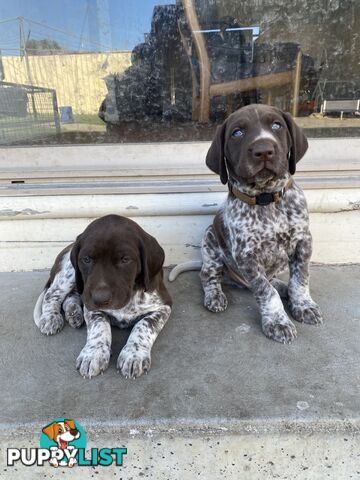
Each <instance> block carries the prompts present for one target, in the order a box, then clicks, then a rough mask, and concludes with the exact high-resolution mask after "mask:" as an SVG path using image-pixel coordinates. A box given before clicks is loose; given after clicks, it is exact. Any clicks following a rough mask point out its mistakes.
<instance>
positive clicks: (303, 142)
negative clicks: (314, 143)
mask: <svg viewBox="0 0 360 480" xmlns="http://www.w3.org/2000/svg"><path fill="white" fill-rule="evenodd" d="M282 115H283V117H284V120H285V122H286V126H287V128H288V131H289V135H290V153H289V172H290V173H291V175H294V173H295V172H296V164H297V162H298V161H299V160H301V159H302V157H303V156H304V155H305V153H306V150H307V149H308V141H307V139H306V137H305V134H304V132H303V129H302V128H300V127H299V126H298V125H296V123H295V121H294V119H293V118H292V116H291V115H290V113H287V112H282Z"/></svg>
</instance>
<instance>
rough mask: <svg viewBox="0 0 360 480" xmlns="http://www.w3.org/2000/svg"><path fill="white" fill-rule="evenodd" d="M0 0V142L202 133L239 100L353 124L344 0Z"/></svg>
mask: <svg viewBox="0 0 360 480" xmlns="http://www.w3.org/2000/svg"><path fill="white" fill-rule="evenodd" d="M3 4H4V7H3V8H2V14H1V15H2V17H1V18H0V50H1V51H0V54H1V55H0V82H1V83H0V143H1V144H4V145H9V144H10V145H12V144H37V143H99V142H152V141H182V140H187V141H192V140H207V139H210V138H211V137H212V135H213V131H214V129H215V127H216V124H217V123H219V122H221V121H223V119H224V118H225V117H226V116H227V115H228V114H230V113H231V112H232V111H234V110H235V109H237V108H239V107H241V106H243V105H247V104H249V103H268V104H271V105H275V106H277V107H279V108H283V109H285V110H287V111H290V112H291V113H292V114H293V115H294V116H295V117H297V121H298V123H299V124H301V125H302V126H303V127H304V128H306V129H307V130H308V134H309V135H312V136H328V135H341V136H344V135H346V136H351V135H358V134H359V126H360V117H359V115H360V112H359V101H360V82H359V78H360V76H359V73H360V72H359V69H360V67H359V63H358V60H357V58H358V54H357V53H358V51H359V46H360V45H359V42H360V40H359V35H358V27H357V25H356V21H358V20H357V19H358V18H359V16H360V4H359V2H356V1H355V0H344V1H343V2H329V1H328V0H312V1H310V0H298V1H297V2H295V3H294V2H286V1H285V0H277V1H276V2H274V1H270V0H252V1H247V2H239V1H237V0H211V1H209V0H206V1H205V0H181V1H176V2H175V1H174V2H169V1H167V2H165V1H164V2H162V1H159V0H156V1H155V0H154V1H150V0H136V1H134V2H126V1H125V0H120V1H119V0H79V1H77V2H71V1H70V0H65V1H60V0H56V1H53V2H51V5H50V4H49V2H47V1H45V0H34V1H33V2H22V1H21V0H15V1H12V2H10V1H6V2H3Z"/></svg>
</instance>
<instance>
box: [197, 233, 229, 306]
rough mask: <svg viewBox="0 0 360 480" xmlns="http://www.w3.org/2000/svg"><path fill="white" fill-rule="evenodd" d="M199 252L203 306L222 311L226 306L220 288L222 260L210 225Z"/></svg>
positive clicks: (225, 300) (224, 297)
mask: <svg viewBox="0 0 360 480" xmlns="http://www.w3.org/2000/svg"><path fill="white" fill-rule="evenodd" d="M201 253H202V257H203V264H202V268H201V272H200V279H201V283H202V286H203V289H204V294H205V297H204V306H205V307H206V308H207V309H208V310H210V311H211V312H222V311H224V310H225V309H226V307H227V298H226V296H225V294H224V292H223V291H222V288H221V280H222V276H223V270H224V262H223V260H222V252H221V249H220V247H219V244H218V241H217V239H216V235H215V233H214V228H213V226H212V225H210V227H208V229H207V230H206V232H205V235H204V238H203V241H202V246H201Z"/></svg>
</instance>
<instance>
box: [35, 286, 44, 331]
mask: <svg viewBox="0 0 360 480" xmlns="http://www.w3.org/2000/svg"><path fill="white" fill-rule="evenodd" d="M45 292H46V289H45V290H43V291H42V292H41V293H40V295H39V298H38V299H37V301H36V304H35V308H34V313H33V317H34V322H35V325H36V326H37V327H38V326H39V324H40V317H41V314H42V304H43V300H44V296H45Z"/></svg>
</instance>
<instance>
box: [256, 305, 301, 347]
mask: <svg viewBox="0 0 360 480" xmlns="http://www.w3.org/2000/svg"><path fill="white" fill-rule="evenodd" d="M262 331H263V332H264V334H265V335H266V336H267V337H268V338H271V340H275V342H280V343H291V342H292V341H293V340H294V338H296V335H297V332H296V328H295V325H294V324H293V323H292V322H291V320H290V319H289V318H288V317H287V315H286V314H285V312H284V314H277V315H276V316H274V317H268V318H264V319H263V320H262Z"/></svg>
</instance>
